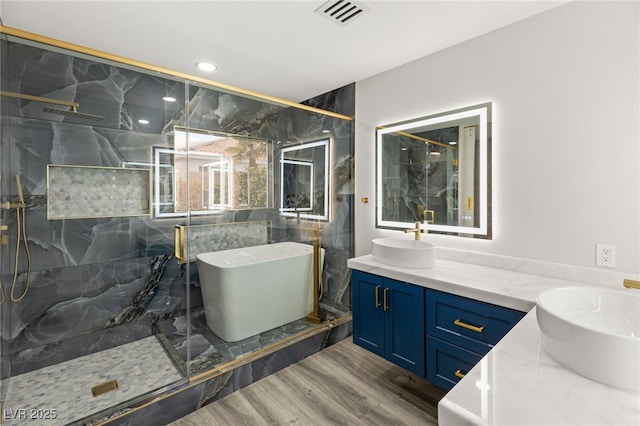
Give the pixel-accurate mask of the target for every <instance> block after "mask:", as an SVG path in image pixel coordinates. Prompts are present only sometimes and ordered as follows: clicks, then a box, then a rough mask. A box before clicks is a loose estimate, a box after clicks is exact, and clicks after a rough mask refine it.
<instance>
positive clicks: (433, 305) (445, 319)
mask: <svg viewBox="0 0 640 426" xmlns="http://www.w3.org/2000/svg"><path fill="white" fill-rule="evenodd" d="M425 297H426V306H425V308H426V309H425V311H426V321H427V334H428V335H429V336H433V337H437V338H439V339H441V340H444V341H445V342H449V343H452V344H454V345H456V346H459V347H461V348H464V349H467V350H470V351H472V352H475V353H477V354H480V355H484V354H486V353H487V352H489V350H491V348H492V347H493V346H494V345H495V344H496V343H498V342H499V341H500V339H502V338H503V337H504V335H505V334H507V333H508V332H509V330H511V328H513V326H514V325H516V323H517V322H518V321H520V319H522V317H523V316H524V313H523V312H519V311H514V310H512V309H508V308H503V307H501V306H496V305H491V304H488V303H484V302H479V301H477V300H471V299H467V298H465V297H461V296H456V295H453V294H449V293H443V292H440V291H436V290H427V291H426V296H425Z"/></svg>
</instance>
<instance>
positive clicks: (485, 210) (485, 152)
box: [376, 102, 492, 239]
mask: <svg viewBox="0 0 640 426" xmlns="http://www.w3.org/2000/svg"><path fill="white" fill-rule="evenodd" d="M476 116H477V117H478V118H479V129H478V133H479V142H478V150H477V154H478V160H479V172H478V179H477V186H478V190H479V191H478V192H479V194H478V198H479V220H478V222H479V223H478V224H477V225H478V226H473V227H470V226H457V225H438V224H434V223H423V224H422V225H421V228H422V229H425V230H428V231H429V232H438V233H444V234H447V235H456V236H465V235H468V236H472V237H479V238H487V239H490V238H491V223H490V220H489V213H490V209H489V174H490V170H491V167H490V164H489V135H488V131H489V125H490V124H489V123H490V122H491V117H492V103H491V102H486V103H483V104H478V105H474V106H470V107H465V108H459V109H455V110H451V111H446V112H442V113H438V114H433V115H428V116H425V117H420V118H415V119H411V120H406V121H402V122H400V123H395V124H391V125H383V126H377V127H376V228H388V229H407V228H411V227H413V226H414V225H415V223H414V222H397V221H389V220H383V219H382V208H383V204H382V201H383V193H382V189H383V185H382V178H383V177H382V172H381V170H383V168H382V164H383V158H382V153H383V149H382V143H383V136H384V135H386V134H389V133H396V132H405V133H407V132H410V131H411V129H413V128H416V127H424V126H431V125H434V124H438V123H446V122H450V121H454V120H463V119H469V118H470V117H476Z"/></svg>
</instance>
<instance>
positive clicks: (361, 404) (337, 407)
mask: <svg viewBox="0 0 640 426" xmlns="http://www.w3.org/2000/svg"><path fill="white" fill-rule="evenodd" d="M445 393H446V392H445V391H443V390H442V389H440V388H438V387H436V386H434V385H431V384H430V383H428V382H427V381H426V380H424V379H422V378H420V377H418V376H416V375H414V374H412V373H410V372H408V371H406V370H404V369H402V368H400V367H397V366H395V365H394V364H392V363H390V362H388V361H386V360H384V359H383V358H380V357H378V356H376V355H374V354H372V353H370V352H368V351H366V350H364V349H362V348H360V347H359V346H356V345H354V344H353V343H352V341H351V338H347V339H345V340H343V341H341V342H339V343H337V344H335V345H332V346H330V347H328V348H327V349H324V350H323V351H320V352H318V353H317V354H314V355H312V356H310V357H308V358H306V359H304V360H302V361H300V362H298V363H296V364H294V365H291V366H289V367H287V368H285V369H283V370H280V371H279V372H277V373H274V374H272V375H270V376H268V377H266V378H264V379H262V380H260V381H258V382H256V383H253V384H251V385H249V386H247V387H245V388H243V389H240V390H239V391H236V392H234V393H232V394H231V395H229V396H227V397H225V398H222V399H220V400H218V401H216V402H213V403H211V404H209V405H207V406H206V407H203V408H201V409H200V410H198V411H196V412H194V413H192V414H190V415H188V416H186V417H184V418H182V419H180V420H178V421H176V422H174V423H172V425H174V426H202V425H234V426H235V425H264V424H270V425H284V424H295V425H314V426H315V425H391V424H393V425H437V418H436V417H437V405H438V401H439V400H440V399H441V398H442V397H443V396H444V394H445Z"/></svg>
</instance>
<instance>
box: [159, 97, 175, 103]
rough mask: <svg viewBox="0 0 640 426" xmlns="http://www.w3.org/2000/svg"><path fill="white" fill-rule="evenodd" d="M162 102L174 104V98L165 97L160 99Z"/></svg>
mask: <svg viewBox="0 0 640 426" xmlns="http://www.w3.org/2000/svg"><path fill="white" fill-rule="evenodd" d="M162 100H163V101H166V102H175V101H176V98H174V97H172V96H165V97H164V98H162Z"/></svg>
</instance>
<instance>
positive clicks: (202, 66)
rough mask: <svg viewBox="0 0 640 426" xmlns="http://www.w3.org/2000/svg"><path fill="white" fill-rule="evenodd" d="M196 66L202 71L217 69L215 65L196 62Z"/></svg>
mask: <svg viewBox="0 0 640 426" xmlns="http://www.w3.org/2000/svg"><path fill="white" fill-rule="evenodd" d="M196 66H197V67H198V68H200V69H201V70H202V71H215V70H216V68H217V67H216V66H215V65H213V64H210V63H208V62H198V63H196Z"/></svg>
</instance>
